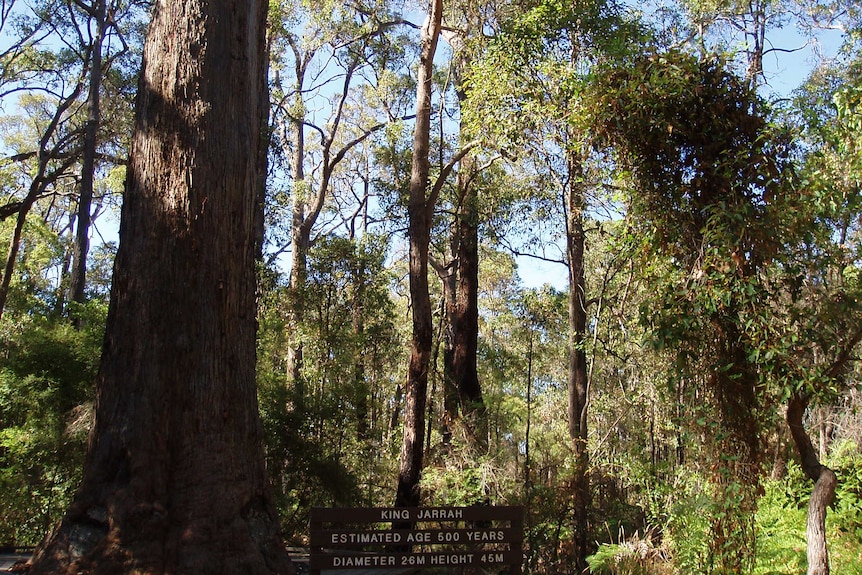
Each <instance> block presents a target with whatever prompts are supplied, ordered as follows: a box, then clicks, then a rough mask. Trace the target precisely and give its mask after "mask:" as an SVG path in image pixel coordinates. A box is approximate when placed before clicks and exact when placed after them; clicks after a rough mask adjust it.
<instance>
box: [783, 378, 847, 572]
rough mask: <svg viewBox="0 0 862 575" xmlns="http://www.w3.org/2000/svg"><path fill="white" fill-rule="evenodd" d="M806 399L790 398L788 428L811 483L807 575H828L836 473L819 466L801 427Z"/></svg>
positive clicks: (803, 469) (796, 396)
mask: <svg viewBox="0 0 862 575" xmlns="http://www.w3.org/2000/svg"><path fill="white" fill-rule="evenodd" d="M808 402H809V399H808V397H807V396H805V395H804V394H803V393H801V392H800V393H797V394H795V395H794V396H793V397H791V398H790V402H789V403H788V405H787V416H786V417H787V425H788V427H790V435H791V436H792V437H793V442H794V443H795V444H796V449H797V451H798V452H799V458H800V462H801V464H802V471H804V472H805V475H806V476H807V477H808V478H809V479H811V480H812V481H814V489H813V490H812V492H811V499H810V500H809V501H808V521H807V527H806V533H805V534H806V539H807V541H808V549H807V556H808V572H807V573H808V575H828V574H829V551H828V549H827V546H826V510H827V508H828V507H829V506H830V505H832V501H833V500H834V499H835V489H836V487H837V485H838V478H837V476H836V475H835V472H834V471H832V470H831V469H829V468H828V467H826V466H825V465H823V464H821V463H820V461H819V459H818V458H817V450H816V449H815V448H814V444H813V443H812V442H811V438H810V437H809V435H808V432H807V431H806V430H805V426H804V425H803V423H802V420H803V417H804V415H805V410H806V409H808Z"/></svg>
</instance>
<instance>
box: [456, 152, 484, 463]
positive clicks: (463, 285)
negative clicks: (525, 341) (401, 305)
mask: <svg viewBox="0 0 862 575" xmlns="http://www.w3.org/2000/svg"><path fill="white" fill-rule="evenodd" d="M472 165H473V162H472V161H470V159H469V158H465V159H464V160H463V161H462V163H461V169H460V170H459V171H458V177H457V186H458V190H459V192H460V196H461V205H460V207H459V209H458V221H457V224H456V234H457V245H458V252H457V254H458V256H457V259H456V262H457V268H458V274H457V277H458V284H457V292H456V298H455V301H456V303H455V318H454V320H455V322H454V325H453V340H454V345H453V358H452V364H453V373H454V378H455V381H456V382H457V389H458V396H459V400H460V403H461V413H462V414H463V417H464V418H465V419H467V421H468V425H469V428H470V430H471V431H472V433H473V435H474V437H475V440H476V442H477V445H479V446H486V445H487V443H488V437H487V435H488V429H487V414H486V412H485V401H484V398H483V397H482V387H481V385H480V383H479V372H478V366H477V361H478V360H477V356H478V348H479V222H478V219H479V215H478V201H479V198H478V195H477V193H476V187H475V186H474V185H471V181H470V179H471V178H470V175H471V174H470V173H471V167H472Z"/></svg>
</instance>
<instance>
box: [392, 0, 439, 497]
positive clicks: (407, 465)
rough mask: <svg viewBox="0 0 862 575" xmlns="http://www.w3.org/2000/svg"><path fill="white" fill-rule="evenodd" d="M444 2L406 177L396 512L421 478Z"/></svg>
mask: <svg viewBox="0 0 862 575" xmlns="http://www.w3.org/2000/svg"><path fill="white" fill-rule="evenodd" d="M442 13H443V2H442V0H433V2H432V4H431V12H430V14H429V15H428V19H427V21H426V22H425V25H424V26H423V27H422V34H421V39H420V42H421V52H420V55H419V72H418V77H417V88H416V125H415V128H414V134H413V163H412V166H411V173H410V199H409V206H408V217H409V220H410V221H409V224H408V234H409V236H410V298H411V302H412V308H413V340H412V343H411V349H410V364H409V367H408V373H407V383H406V385H405V403H404V435H403V438H402V443H401V468H400V471H399V473H398V489H397V493H396V496H395V505H397V506H415V505H418V504H419V502H420V499H421V497H420V492H419V478H420V475H421V472H422V462H423V456H424V453H423V445H422V440H423V438H424V435H425V402H426V397H427V394H428V368H429V364H430V360H431V347H432V344H433V324H432V319H431V298H430V295H429V292H428V250H429V246H430V243H431V216H432V213H433V210H434V201H433V198H431V199H429V198H428V197H427V190H428V175H429V172H430V169H429V160H428V154H429V147H430V139H431V89H432V79H433V78H432V75H433V71H434V54H435V53H436V51H437V41H438V39H439V37H440V28H441V25H442Z"/></svg>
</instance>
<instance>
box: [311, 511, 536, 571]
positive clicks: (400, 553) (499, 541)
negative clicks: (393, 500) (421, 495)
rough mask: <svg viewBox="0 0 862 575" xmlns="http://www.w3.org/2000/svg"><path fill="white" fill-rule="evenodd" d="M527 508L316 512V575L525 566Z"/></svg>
mask: <svg viewBox="0 0 862 575" xmlns="http://www.w3.org/2000/svg"><path fill="white" fill-rule="evenodd" d="M523 516H524V511H523V508H522V507H509V506H475V507H409V508H408V507H404V508H399V507H375V508H340V509H333V508H322V507H318V508H314V509H312V511H311V533H310V541H311V557H310V564H309V567H310V569H311V574H312V575H319V573H320V570H321V569H367V568H374V569H418V570H421V569H425V568H429V569H430V568H437V567H446V566H460V567H477V568H486V567H493V566H505V565H508V566H510V572H511V573H513V574H514V573H520V572H521V564H522V562H523V538H524V521H523Z"/></svg>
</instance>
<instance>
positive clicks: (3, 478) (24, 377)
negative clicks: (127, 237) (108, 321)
mask: <svg viewBox="0 0 862 575" xmlns="http://www.w3.org/2000/svg"><path fill="white" fill-rule="evenodd" d="M85 308H86V309H81V310H80V311H81V312H82V313H83V314H86V317H87V321H85V324H86V325H85V327H84V328H83V329H81V330H76V329H74V328H73V327H72V326H71V324H70V323H69V322H68V321H67V320H65V319H47V318H45V317H42V316H29V317H28V316H26V315H25V316H17V317H16V316H15V315H14V314H10V315H9V316H8V317H4V323H3V324H2V326H0V350H2V352H0V422H2V424H0V494H2V496H0V498H2V501H3V504H2V505H0V544H15V545H33V544H36V543H38V542H39V541H40V540H41V538H42V536H43V535H44V533H45V532H46V531H47V530H48V529H49V528H50V526H51V525H52V524H53V523H54V522H55V521H57V520H58V519H59V517H60V514H61V513H62V512H63V511H64V510H65V508H66V506H67V505H68V503H69V501H70V499H71V496H72V494H73V491H74V489H75V488H76V487H77V484H78V481H79V479H80V473H81V465H82V462H83V456H84V450H85V445H86V438H87V433H88V430H89V426H90V420H91V415H92V403H91V402H92V398H93V386H94V383H95V377H96V370H97V368H98V360H99V354H100V349H101V338H102V329H103V328H102V326H103V325H104V308H103V306H101V305H100V304H95V303H94V304H92V305H89V304H88V306H85Z"/></svg>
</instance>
